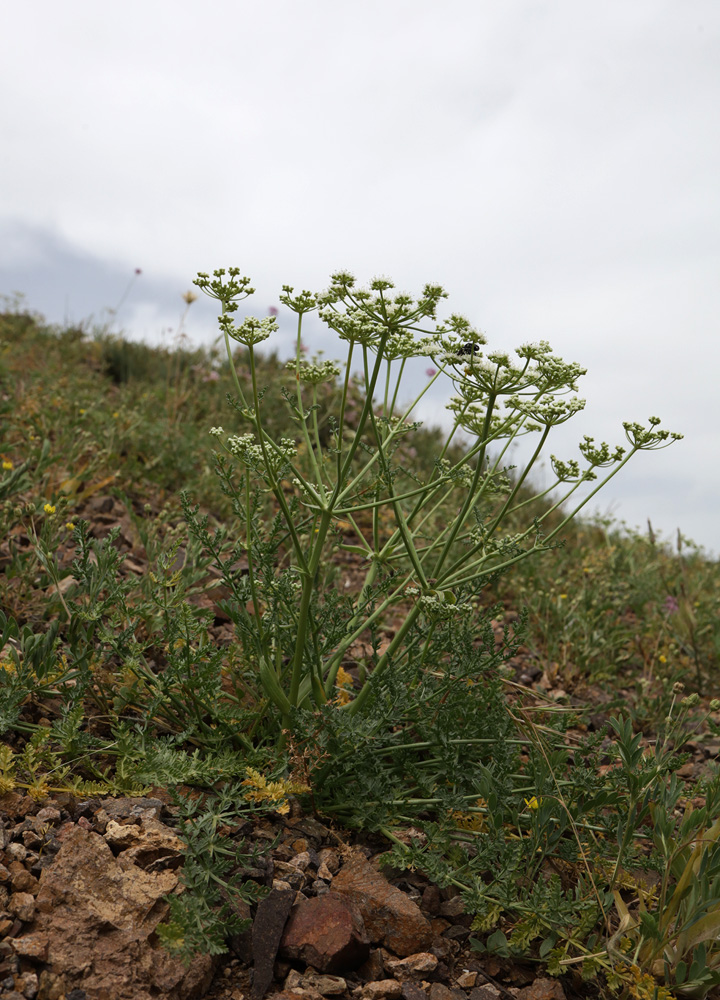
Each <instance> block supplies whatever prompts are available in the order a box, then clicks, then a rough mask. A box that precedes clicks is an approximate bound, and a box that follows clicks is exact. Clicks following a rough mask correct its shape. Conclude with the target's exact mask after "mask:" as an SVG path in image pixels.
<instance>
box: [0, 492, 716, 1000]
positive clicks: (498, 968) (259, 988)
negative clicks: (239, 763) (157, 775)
mask: <svg viewBox="0 0 720 1000" xmlns="http://www.w3.org/2000/svg"><path fill="white" fill-rule="evenodd" d="M135 506H136V513H139V512H140V511H141V510H142V506H141V505H140V504H139V502H138V504H137V505H135ZM80 514H81V515H82V516H84V517H86V518H87V519H88V520H89V521H90V524H91V534H92V535H93V536H94V537H104V535H106V534H107V532H108V531H109V530H110V527H112V526H114V525H120V527H121V534H120V537H119V539H118V545H119V547H120V550H121V551H122V552H123V554H124V555H125V557H126V559H125V563H124V564H123V568H122V572H123V573H124V574H128V573H132V574H136V575H139V574H141V573H143V572H144V571H145V570H146V569H147V564H146V559H145V557H144V555H143V553H142V551H141V547H140V546H139V544H138V539H137V531H136V530H135V527H134V524H133V523H132V519H131V516H130V512H129V510H128V509H127V508H126V507H125V505H124V504H123V503H122V502H121V501H120V500H118V499H117V498H114V497H109V496H95V497H92V498H91V499H90V500H89V501H88V503H87V505H86V508H85V509H84V510H83V511H81V512H80ZM14 542H15V544H16V546H20V548H22V546H23V545H29V540H28V539H26V538H25V536H23V535H22V534H17V535H16V537H15V538H14ZM6 548H7V543H6V542H5V543H3V544H2V545H0V568H2V565H3V560H5V561H6V560H7V559H8V558H9V557H10V556H9V552H7V553H6V552H5V549H6ZM74 554H75V553H74V548H73V546H72V544H71V542H70V540H68V542H67V544H66V545H65V547H64V549H63V550H61V551H60V552H59V559H60V562H61V564H62V565H69V564H70V562H71V560H72V558H73V557H74ZM180 556H181V553H180ZM360 581H361V573H360V569H359V567H357V566H356V565H355V564H354V563H353V559H352V557H351V556H350V557H347V558H346V559H345V560H344V563H343V566H342V567H341V576H340V579H339V585H340V586H343V587H345V588H352V589H355V588H357V587H358V586H359V585H360ZM11 582H12V581H11ZM211 583H212V581H211ZM9 586H10V584H9ZM217 590H218V592H217V593H215V592H214V591H213V589H212V587H210V588H209V589H207V590H206V592H205V593H203V594H201V595H198V596H197V597H196V598H195V600H196V602H197V603H199V604H201V605H203V606H206V607H211V606H216V602H217V600H218V599H219V598H220V597H222V596H226V595H225V594H223V593H221V592H220V588H219V587H217ZM7 596H8V599H9V598H10V597H11V591H10V590H8V595H7ZM24 601H25V595H21V594H18V603H22V602H24ZM512 620H513V619H512V616H511V614H509V615H508V616H507V618H506V620H505V621H498V622H496V623H495V624H496V637H497V641H498V643H499V642H500V641H501V639H502V632H503V625H504V624H508V622H510V623H512ZM211 631H212V638H213V640H214V641H216V642H217V643H219V644H221V645H222V644H223V643H228V642H229V641H230V639H231V638H232V629H231V625H230V623H229V620H228V619H227V618H225V617H223V616H222V615H220V614H219V613H218V615H217V616H216V618H215V622H214V625H213V626H212V630H211ZM512 665H513V666H514V668H515V684H516V685H517V688H518V689H523V688H524V689H527V688H529V687H531V686H532V687H533V688H534V689H536V690H540V691H541V692H544V693H545V696H546V697H547V698H548V700H551V701H552V700H563V701H565V700H566V699H567V700H568V701H569V702H570V704H573V703H575V701H577V703H587V702H590V703H592V704H594V705H595V706H596V708H597V715H596V716H591V717H590V719H589V720H588V723H587V725H588V728H595V727H597V726H602V725H603V724H604V722H605V721H606V718H607V716H606V714H605V706H604V704H603V702H604V701H607V695H604V694H603V693H602V692H599V691H592V692H588V691H583V692H579V691H568V692H566V691H564V690H563V689H562V683H561V679H560V678H557V677H555V676H554V675H553V673H552V670H551V669H550V667H549V666H548V665H547V664H544V663H542V662H541V661H540V659H539V657H538V656H537V655H536V654H534V653H533V652H532V651H531V650H529V649H527V648H525V647H523V648H521V649H520V650H519V651H518V655H517V657H516V658H515V659H514V660H513V661H512ZM580 695H581V696H580ZM511 696H512V693H511ZM51 710H52V706H42V705H41V706H34V707H33V708H32V711H34V712H39V713H40V716H43V715H47V713H48V712H50V713H51V714H52V711H51ZM29 711H30V709H29ZM28 721H35V722H37V721H38V719H37V718H35V717H34V716H33V717H32V718H30V717H28ZM686 749H689V750H691V751H692V752H693V759H692V761H691V762H690V763H688V764H687V765H685V768H684V769H681V773H680V776H681V777H683V778H687V779H691V778H695V777H697V775H698V774H699V773H701V771H702V769H703V768H704V766H705V763H706V761H707V759H708V757H713V756H715V754H716V753H717V746H716V745H712V746H710V745H705V744H703V745H701V744H700V743H698V744H693V743H690V744H688V746H687V747H686ZM682 772H684V773H682ZM236 834H237V836H238V837H242V838H245V839H246V840H249V841H251V842H252V841H255V842H260V843H264V844H265V845H273V844H274V846H272V847H268V850H267V852H266V854H265V863H264V866H263V867H262V868H258V869H257V870H254V871H253V872H252V873H250V877H252V878H254V879H255V880H256V881H259V882H260V883H261V884H263V885H264V886H266V887H267V889H268V890H269V892H268V894H267V895H266V896H265V898H264V899H263V900H262V901H261V902H260V903H259V904H258V905H257V906H256V907H254V908H253V909H252V910H250V909H248V910H247V912H246V913H244V914H243V915H244V916H246V917H248V918H250V919H251V920H252V927H251V929H250V930H248V931H247V932H246V933H244V934H242V935H240V936H238V937H236V938H234V939H233V940H232V941H231V950H230V951H229V952H228V953H227V954H226V955H224V956H221V957H220V959H219V960H218V959H213V958H210V957H209V956H200V957H197V958H196V959H195V960H194V961H193V962H192V963H191V964H190V965H189V967H185V966H184V965H183V963H182V962H181V961H180V960H178V959H174V958H172V957H170V956H169V955H168V954H167V952H165V951H164V950H163V949H162V948H161V946H160V944H159V941H158V937H157V934H156V928H157V925H158V924H159V923H161V922H163V921H164V920H166V919H167V916H168V905H167V903H166V902H165V901H164V900H165V897H166V896H167V895H168V894H169V893H172V892H175V891H178V890H179V873H180V869H181V867H182V861H183V857H182V850H183V844H182V842H181V841H180V839H179V838H178V835H177V822H176V818H175V808H174V807H173V806H172V804H171V802H170V799H169V796H168V795H167V793H166V792H165V791H164V790H163V789H154V790H153V792H152V797H149V798H142V799H133V798H122V799H112V798H108V799H102V800H99V799H95V800H89V801H75V800H74V799H73V798H72V797H71V796H70V795H58V796H56V797H55V798H53V799H48V800H45V801H42V802H37V801H35V800H33V799H32V798H30V797H29V796H23V795H21V794H19V793H18V792H10V793H8V794H6V795H4V796H0V998H2V1000H19V998H21V997H25V998H28V1000H32V998H36V997H37V998H38V1000H63V998H64V1000H157V998H168V1000H194V998H199V997H207V998H209V1000H246V998H247V1000H261V998H263V997H268V998H273V997H275V998H281V1000H292V998H298V1000H299V998H302V997H304V998H306V1000H320V998H321V997H328V998H338V1000H344V998H346V1000H350V998H353V1000H384V998H389V1000H495V998H499V997H503V998H507V1000H510V998H518V1000H550V998H553V1000H563V998H568V1000H570V998H573V997H582V996H597V990H596V989H595V988H594V986H593V984H592V983H582V982H581V981H580V980H579V978H578V979H573V978H572V976H571V975H569V976H565V977H563V978H562V980H558V979H551V978H548V977H547V976H546V975H545V974H544V973H543V972H542V971H541V969H540V968H539V967H538V966H535V965H523V964H519V963H517V962H510V961H507V962H505V961H501V960H498V959H494V958H491V957H488V956H486V955H483V956H482V958H481V959H480V958H479V957H478V956H477V954H476V953H474V952H473V950H472V948H471V947H470V945H469V938H470V930H469V925H470V923H471V917H470V915H468V914H465V913H464V912H463V906H462V901H461V899H460V897H459V896H458V895H457V891H456V890H452V889H443V890H441V889H439V888H437V887H436V886H434V885H432V884H430V883H429V882H428V880H427V879H426V878H424V877H423V876H422V875H421V874H419V873H417V872H415V873H408V872H395V873H393V872H392V870H388V869H386V868H381V867H380V865H379V858H380V856H381V855H382V854H383V853H384V852H385V851H386V850H387V849H388V846H389V845H388V844H387V842H385V841H383V840H382V839H379V838H378V839H373V838H371V837H370V838H368V837H367V836H364V835H358V834H356V833H353V834H349V833H347V832H346V831H342V830H338V829H335V828H331V827H330V826H326V825H324V824H323V823H322V822H319V821H318V820H317V819H316V818H314V817H312V816H307V815H303V814H301V812H300V811H299V808H298V807H297V805H295V806H294V810H293V812H292V813H291V814H290V816H288V817H281V816H279V815H277V814H270V815H269V816H268V817H267V818H265V819H263V820H257V821H256V822H255V823H253V824H247V826H246V827H242V828H239V829H238V830H237V831H236ZM245 877H247V876H245Z"/></svg>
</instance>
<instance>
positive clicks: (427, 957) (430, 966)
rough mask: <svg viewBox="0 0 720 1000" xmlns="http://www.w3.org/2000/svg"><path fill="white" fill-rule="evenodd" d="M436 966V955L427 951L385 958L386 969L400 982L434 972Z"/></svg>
mask: <svg viewBox="0 0 720 1000" xmlns="http://www.w3.org/2000/svg"><path fill="white" fill-rule="evenodd" d="M437 967H438V960H437V956H436V955H433V954H432V952H428V951H421V952H418V953H417V954H416V955H408V956H407V958H388V959H386V960H385V968H386V969H387V971H388V972H389V973H391V975H393V976H395V978H396V979H399V980H400V981H401V982H405V980H407V979H413V978H418V977H421V976H425V975H427V974H428V973H429V972H434V971H435V969H437Z"/></svg>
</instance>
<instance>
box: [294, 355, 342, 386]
mask: <svg viewBox="0 0 720 1000" xmlns="http://www.w3.org/2000/svg"><path fill="white" fill-rule="evenodd" d="M287 367H288V368H293V369H296V370H297V375H298V378H299V379H300V381H301V382H307V383H308V384H310V385H318V384H319V383H320V382H333V381H334V380H335V379H336V378H337V377H338V375H339V374H340V368H339V367H338V365H336V364H335V362H334V361H323V362H319V363H318V362H308V361H300V362H297V361H293V360H292V359H291V360H290V361H288V363H287Z"/></svg>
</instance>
